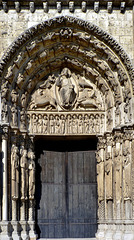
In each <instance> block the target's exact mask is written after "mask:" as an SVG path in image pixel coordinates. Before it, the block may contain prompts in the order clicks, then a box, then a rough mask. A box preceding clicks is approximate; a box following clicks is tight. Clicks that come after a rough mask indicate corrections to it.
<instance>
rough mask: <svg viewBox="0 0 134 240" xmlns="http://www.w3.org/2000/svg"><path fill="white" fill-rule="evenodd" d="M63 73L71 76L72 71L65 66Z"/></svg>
mask: <svg viewBox="0 0 134 240" xmlns="http://www.w3.org/2000/svg"><path fill="white" fill-rule="evenodd" d="M61 75H64V76H66V77H71V71H70V70H69V69H68V68H63V70H62V72H61Z"/></svg>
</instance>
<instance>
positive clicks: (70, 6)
mask: <svg viewBox="0 0 134 240" xmlns="http://www.w3.org/2000/svg"><path fill="white" fill-rule="evenodd" d="M69 11H70V12H74V2H73V1H70V2H69Z"/></svg>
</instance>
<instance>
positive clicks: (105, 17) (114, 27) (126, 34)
mask: <svg viewBox="0 0 134 240" xmlns="http://www.w3.org/2000/svg"><path fill="white" fill-rule="evenodd" d="M65 15H69V16H73V17H78V18H80V19H83V20H86V21H89V22H91V23H94V24H96V25H97V26H99V27H100V28H102V29H103V30H105V31H107V32H108V33H109V34H111V35H112V36H113V37H114V38H115V39H116V40H117V41H118V43H120V44H121V46H122V47H123V48H124V50H125V51H126V52H127V54H128V55H129V57H130V59H131V60H132V61H133V54H134V47H133V10H132V9H131V8H130V9H129V8H128V9H126V11H125V12H124V13H123V14H122V13H120V10H119V9H113V11H112V13H111V14H109V13H108V11H107V9H103V8H102V9H100V10H99V13H96V12H95V11H94V10H93V9H88V8H87V10H86V12H82V10H81V8H80V7H76V8H75V10H74V12H70V11H69V9H68V8H67V7H65V8H63V9H62V11H61V13H59V12H58V11H57V9H55V8H51V7H50V9H49V11H48V12H47V13H45V12H44V10H43V9H40V10H39V9H36V11H35V12H34V13H31V12H30V11H29V10H24V9H22V10H21V11H20V12H19V13H17V12H16V10H9V11H8V13H5V12H4V11H3V10H0V57H1V56H2V55H3V52H4V51H6V50H7V48H8V46H9V45H10V44H11V43H12V42H13V41H14V40H15V38H17V37H18V36H19V35H20V34H21V33H22V32H23V31H25V30H26V29H28V28H29V27H32V26H34V25H36V24H38V23H40V22H42V21H44V20H46V19H49V18H52V17H53V16H55V17H57V16H65Z"/></svg>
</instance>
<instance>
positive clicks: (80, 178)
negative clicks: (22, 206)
mask: <svg viewBox="0 0 134 240" xmlns="http://www.w3.org/2000/svg"><path fill="white" fill-rule="evenodd" d="M38 163H39V165H40V179H41V197H40V200H38V206H39V207H38V209H37V222H38V226H39V229H40V238H69V237H70V238H87V237H94V236H95V233H96V231H97V217H96V212H97V204H96V203H97V193H96V162H95V153H94V152H89V151H77V152H76V151H75V152H53V151H43V153H42V154H41V156H40V159H39V160H38Z"/></svg>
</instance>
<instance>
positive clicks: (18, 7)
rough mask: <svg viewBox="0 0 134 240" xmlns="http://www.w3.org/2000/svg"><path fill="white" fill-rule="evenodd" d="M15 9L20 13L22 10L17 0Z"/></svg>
mask: <svg viewBox="0 0 134 240" xmlns="http://www.w3.org/2000/svg"><path fill="white" fill-rule="evenodd" d="M14 4H15V9H16V12H17V13H19V12H20V2H15V3H14Z"/></svg>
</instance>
